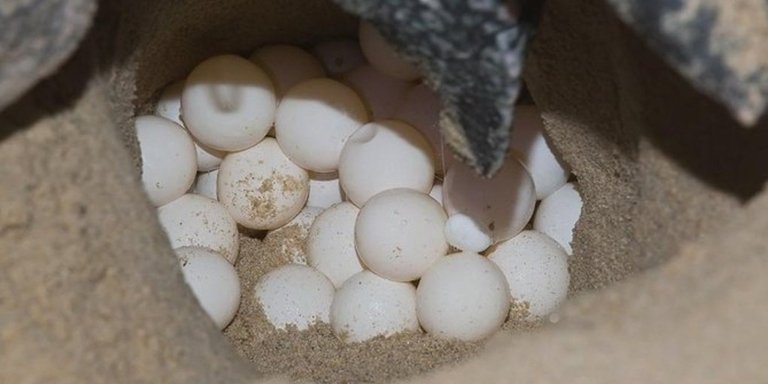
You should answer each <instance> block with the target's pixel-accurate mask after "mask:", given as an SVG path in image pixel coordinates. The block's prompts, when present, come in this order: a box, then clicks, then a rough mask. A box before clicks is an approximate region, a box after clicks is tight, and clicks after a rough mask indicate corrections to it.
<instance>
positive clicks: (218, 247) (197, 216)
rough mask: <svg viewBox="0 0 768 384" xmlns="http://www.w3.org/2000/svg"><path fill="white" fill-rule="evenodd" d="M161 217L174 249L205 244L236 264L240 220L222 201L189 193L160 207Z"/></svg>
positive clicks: (204, 246) (159, 214)
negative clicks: (236, 219) (231, 213)
mask: <svg viewBox="0 0 768 384" xmlns="http://www.w3.org/2000/svg"><path fill="white" fill-rule="evenodd" d="M157 217H158V219H159V221H160V225H162V227H163V230H164V231H165V234H166V235H167V236H168V240H170V242H171V248H179V247H184V246H194V247H203V248H208V249H210V250H213V251H216V252H218V253H219V254H221V255H222V256H224V258H226V259H227V261H229V262H230V263H232V264H234V263H235V261H236V260H237V254H238V249H239V234H238V231H237V223H235V220H233V219H232V217H231V216H229V212H227V209H226V208H224V206H223V205H222V204H221V203H219V202H218V201H216V200H211V199H209V198H207V197H204V196H200V195H195V194H191V193H190V194H186V195H184V196H182V197H180V198H178V199H176V200H174V201H172V202H170V203H168V204H166V205H163V206H162V207H160V208H158V210H157Z"/></svg>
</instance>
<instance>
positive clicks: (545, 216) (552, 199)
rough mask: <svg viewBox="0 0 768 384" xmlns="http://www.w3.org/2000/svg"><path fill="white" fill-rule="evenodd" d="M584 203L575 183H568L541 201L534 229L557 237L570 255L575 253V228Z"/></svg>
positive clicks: (556, 239)
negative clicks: (572, 245) (572, 242)
mask: <svg viewBox="0 0 768 384" xmlns="http://www.w3.org/2000/svg"><path fill="white" fill-rule="evenodd" d="M582 205H583V202H582V201H581V195H579V191H577V190H576V187H575V186H574V185H573V183H567V184H565V185H564V186H562V187H561V188H560V189H558V190H557V191H555V192H554V193H552V194H551V195H549V196H547V197H546V198H545V199H544V200H542V201H541V204H539V208H538V209H537V210H536V217H534V219H533V229H535V230H537V231H539V232H541V233H544V234H546V235H548V236H549V237H551V238H553V239H555V241H557V242H558V244H560V245H561V246H562V247H563V249H565V252H566V253H567V254H569V255H570V254H572V253H573V249H572V247H571V241H572V240H573V229H574V228H576V222H578V221H579V217H581V207H582Z"/></svg>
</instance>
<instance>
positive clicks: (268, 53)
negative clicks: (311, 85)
mask: <svg viewBox="0 0 768 384" xmlns="http://www.w3.org/2000/svg"><path fill="white" fill-rule="evenodd" d="M250 59H251V61H253V62H254V63H256V64H258V65H259V66H260V67H261V68H263V69H264V70H265V71H266V72H267V73H268V74H269V76H270V78H271V79H272V81H273V84H274V85H275V93H276V94H277V96H278V98H279V97H280V96H282V95H284V94H285V92H287V91H288V90H289V89H291V87H293V86H294V85H296V84H299V83H301V82H303V81H306V80H310V79H316V78H318V77H325V71H324V70H323V66H322V64H321V63H320V61H319V60H318V59H317V58H316V57H314V56H312V55H311V54H310V53H309V52H307V51H305V50H303V49H301V48H299V47H296V46H293V45H286V44H275V45H266V46H263V47H261V48H259V49H257V50H256V51H255V52H253V54H252V55H251V57H250Z"/></svg>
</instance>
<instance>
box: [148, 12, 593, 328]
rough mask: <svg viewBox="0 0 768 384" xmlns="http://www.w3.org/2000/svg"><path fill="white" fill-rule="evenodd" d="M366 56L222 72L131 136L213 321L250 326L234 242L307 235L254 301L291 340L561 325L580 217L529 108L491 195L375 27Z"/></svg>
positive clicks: (183, 85)
mask: <svg viewBox="0 0 768 384" xmlns="http://www.w3.org/2000/svg"><path fill="white" fill-rule="evenodd" d="M359 39H360V43H359V45H358V43H357V42H355V41H353V40H336V41H329V42H324V43H321V44H319V45H317V46H315V47H314V48H313V49H312V53H310V52H308V51H305V50H303V49H301V48H298V47H295V46H288V45H269V46H264V47H262V48H259V49H257V50H256V51H255V52H254V53H253V55H252V56H251V57H250V58H249V59H245V58H242V57H239V56H234V55H221V56H215V57H211V58H209V59H207V60H205V61H203V62H202V63H200V64H199V65H197V66H196V67H195V68H194V69H193V70H192V72H191V73H190V74H189V76H188V77H187V78H186V79H185V80H184V81H180V82H177V83H175V84H172V85H170V86H169V87H168V88H167V89H166V90H165V91H164V93H163V95H162V96H161V98H160V101H159V102H158V104H157V108H156V115H157V116H141V117H138V118H137V119H136V123H135V125H136V133H137V137H138V141H139V145H140V148H141V154H142V161H143V168H142V171H143V174H142V179H143V183H144V188H145V190H146V192H147V195H148V196H149V199H150V201H151V202H153V203H154V204H155V205H156V206H157V207H158V215H159V219H160V223H161V225H162V226H163V228H164V230H165V232H166V234H167V235H168V238H169V240H170V243H171V246H172V247H173V248H174V249H176V251H177V254H178V256H179V258H180V261H181V264H182V270H183V272H184V276H185V280H186V281H187V283H188V284H189V285H190V287H191V289H192V291H193V292H194V294H195V296H196V297H197V299H198V301H199V302H200V304H201V306H202V307H203V309H205V311H206V312H207V313H208V314H209V315H210V317H211V318H212V319H213V320H214V321H215V323H216V324H217V325H218V326H219V327H220V328H222V329H223V328H224V327H226V326H227V324H228V323H229V322H231V320H232V319H233V317H234V316H235V313H236V312H237V309H238V306H239V303H240V296H241V292H240V283H239V280H238V276H237V272H236V270H235V269H234V267H233V265H234V263H235V261H236V260H237V257H238V244H239V239H238V237H239V232H238V231H239V228H238V226H241V227H243V228H248V229H255V230H267V231H279V230H280V229H281V228H283V227H285V226H286V225H292V224H295V223H300V224H301V225H303V226H304V227H305V228H308V231H307V232H308V235H307V238H306V240H305V244H304V247H302V248H301V249H300V250H298V251H295V252H294V253H293V254H292V256H291V258H292V261H293V263H292V264H288V265H284V266H282V267H279V268H277V269H275V270H273V271H271V272H269V273H267V274H265V275H264V276H262V277H261V278H260V279H259V281H258V283H257V284H256V286H255V288H254V291H253V292H245V293H244V294H245V295H254V296H252V297H253V298H254V299H256V300H257V302H258V303H259V304H260V305H261V309H262V311H263V314H264V315H265V317H266V318H267V320H268V321H269V322H270V323H272V324H273V325H274V326H275V327H276V328H278V329H286V328H288V327H295V328H297V329H300V330H301V329H307V328H308V327H310V326H311V325H313V324H315V323H317V322H325V323H330V325H331V326H332V328H333V329H334V331H335V332H336V333H337V334H338V335H339V337H342V338H343V339H344V340H347V341H350V342H354V341H364V340H368V339H371V338H373V337H377V336H390V335H393V334H397V333H401V332H420V331H421V330H422V329H423V330H424V331H426V332H428V333H429V334H432V335H434V336H436V337H439V338H446V339H459V340H467V341H473V340H480V339H483V338H485V337H487V336H489V335H491V334H493V333H494V332H495V331H496V330H497V329H499V328H500V327H501V325H502V324H503V322H504V321H505V319H507V317H508V315H509V311H510V307H511V303H517V304H523V305H524V307H525V308H526V309H527V316H528V318H529V319H530V320H535V319H538V318H543V317H545V316H547V315H548V314H550V313H551V312H553V311H554V310H556V309H557V307H558V305H559V304H560V303H561V302H562V301H563V300H564V299H565V297H566V295H567V292H568V285H569V273H568V260H567V258H568V256H567V255H568V254H569V253H570V252H571V248H570V241H571V236H572V231H573V228H574V225H575V223H576V221H577V220H578V218H579V215H580V211H581V200H580V197H579V194H578V192H576V190H575V189H574V186H573V185H572V184H569V183H567V180H568V177H569V173H568V171H567V170H565V169H564V168H563V167H562V166H561V164H560V162H559V161H558V159H557V158H556V157H555V155H553V153H552V152H551V151H550V149H549V146H548V145H547V142H546V141H545V137H544V135H543V132H542V123H541V120H540V116H539V114H538V112H537V110H536V109H535V107H530V106H527V107H526V106H521V107H517V109H516V113H515V115H516V126H515V127H514V134H513V138H512V145H513V149H514V150H513V151H512V152H513V153H512V155H510V156H509V158H508V160H507V162H506V164H505V165H504V167H503V168H502V169H501V171H500V172H499V174H498V175H497V176H496V177H494V178H492V179H484V178H481V177H479V176H477V175H476V174H475V172H473V171H472V170H471V169H469V168H468V167H466V166H465V165H463V164H461V163H459V162H457V161H450V156H446V160H448V161H447V162H445V163H444V160H443V146H442V143H441V140H440V134H439V131H438V114H439V109H440V108H439V106H440V103H439V101H438V98H437V97H436V95H435V94H434V93H433V91H432V90H431V89H430V88H429V87H427V86H426V85H425V84H423V83H422V82H421V80H420V79H419V72H418V71H417V70H416V69H415V68H414V67H412V66H411V65H410V64H409V63H408V62H406V61H404V60H402V59H401V58H400V57H399V56H398V55H397V54H396V53H395V51H394V50H393V49H392V48H391V47H390V46H389V45H388V44H387V43H386V42H385V41H384V40H383V38H382V37H381V36H380V35H379V34H378V32H377V31H376V30H375V29H374V28H373V27H371V26H370V25H369V24H367V23H362V24H361V27H360V35H359ZM443 168H445V172H443ZM537 200H542V201H541V203H540V204H539V208H538V210H537V212H536V214H535V217H534V208H535V205H536V201H537ZM531 221H532V223H533V224H532V226H533V230H531V229H527V230H526V228H530V223H531Z"/></svg>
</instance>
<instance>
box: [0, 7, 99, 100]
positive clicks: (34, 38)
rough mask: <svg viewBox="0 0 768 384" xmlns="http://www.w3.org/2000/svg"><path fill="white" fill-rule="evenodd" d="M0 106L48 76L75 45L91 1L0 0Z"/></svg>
mask: <svg viewBox="0 0 768 384" xmlns="http://www.w3.org/2000/svg"><path fill="white" fill-rule="evenodd" d="M0 3H2V4H0V109H2V108H3V107H5V106H6V105H8V104H9V103H10V102H12V101H13V100H15V99H16V97H17V96H19V95H20V94H22V93H23V92H25V91H26V90H28V89H29V88H31V87H32V86H33V85H34V84H35V83H36V82H37V80H39V79H41V78H42V77H45V76H47V75H50V74H51V73H52V72H53V71H54V70H55V69H56V68H58V66H59V65H60V64H61V63H62V62H63V61H64V60H65V59H66V58H67V57H69V55H70V54H72V52H74V51H75V48H77V45H78V43H79V42H80V40H81V39H82V38H83V36H84V35H85V32H86V30H87V29H88V26H89V25H90V23H91V18H92V17H93V15H94V12H95V11H96V2H95V1H94V0H2V1H0Z"/></svg>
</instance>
